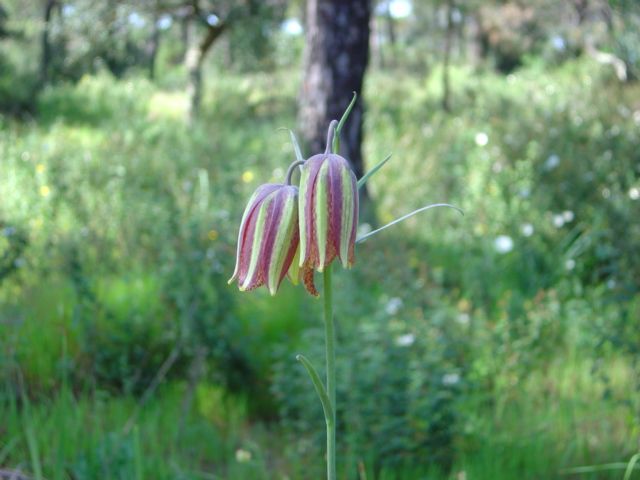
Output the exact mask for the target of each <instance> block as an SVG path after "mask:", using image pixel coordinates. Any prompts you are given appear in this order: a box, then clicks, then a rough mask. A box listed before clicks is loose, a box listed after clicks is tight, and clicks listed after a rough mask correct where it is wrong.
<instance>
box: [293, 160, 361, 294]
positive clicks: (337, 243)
mask: <svg viewBox="0 0 640 480" xmlns="http://www.w3.org/2000/svg"><path fill="white" fill-rule="evenodd" d="M299 212H300V267H301V268H302V269H303V272H302V276H303V278H304V279H306V280H308V281H305V285H306V286H307V289H308V290H310V287H311V288H313V275H312V274H309V269H310V270H311V271H313V270H314V269H316V270H318V271H320V272H321V271H323V270H324V269H325V268H326V267H327V266H328V265H329V264H330V263H331V262H332V261H333V259H334V258H335V257H338V258H339V259H340V261H341V263H342V265H343V266H344V267H345V268H348V267H351V265H353V262H354V245H355V238H356V228H357V223H358V190H357V185H356V177H355V175H354V173H353V170H352V169H351V167H350V166H349V163H348V162H347V160H345V159H344V158H343V157H341V156H339V155H335V154H327V153H325V154H320V155H315V156H313V157H311V158H309V159H308V160H307V161H306V162H305V164H304V165H303V167H302V177H301V179H300V195H299ZM310 291H311V290H310ZM313 291H315V288H313Z"/></svg>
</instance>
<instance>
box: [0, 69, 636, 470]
mask: <svg viewBox="0 0 640 480" xmlns="http://www.w3.org/2000/svg"><path fill="white" fill-rule="evenodd" d="M440 73H441V72H438V71H435V72H434V74H433V76H429V77H428V78H426V79H425V78H423V77H422V76H403V77H390V76H388V75H380V74H377V73H376V72H373V74H372V76H371V77H370V79H369V83H368V87H367V88H368V89H369V90H368V91H367V92H365V98H368V113H367V120H366V124H365V127H366V129H367V136H366V138H367V140H366V144H365V153H366V158H367V159H368V161H369V162H370V165H375V164H376V163H377V162H378V161H380V160H382V158H384V157H385V156H386V155H387V154H388V153H390V152H392V153H393V157H392V159H391V160H390V161H389V162H388V164H386V165H385V166H384V167H383V169H381V170H380V172H379V173H377V174H376V175H375V176H374V177H372V178H371V181H370V182H368V185H369V186H370V194H371V195H372V197H373V198H374V199H375V201H376V207H377V212H378V217H379V220H380V223H384V222H386V221H388V220H391V219H392V218H393V217H396V216H398V215H401V214H403V213H406V212H408V211H410V210H412V209H413V208H417V207H420V206H422V205H424V204H426V203H432V202H439V201H447V202H449V203H452V204H455V205H457V206H460V207H461V208H463V210H464V211H465V216H464V217H460V216H458V215H452V212H451V211H447V210H433V211H430V212H428V213H425V214H423V215H422V216H419V217H414V218H412V219H410V220H407V221H406V222H404V223H402V224H400V225H399V226H397V227H396V228H395V229H394V230H388V231H385V232H382V233H380V235H378V236H376V237H375V239H372V240H371V241H367V242H365V243H364V244H362V245H359V246H358V251H357V263H356V268H354V270H353V271H352V272H344V273H342V274H340V275H339V276H338V277H337V278H336V287H337V289H336V300H337V305H336V312H338V313H339V316H338V318H337V333H338V359H339V364H338V375H339V378H340V380H339V382H338V387H339V389H340V390H339V392H338V398H339V399H340V402H339V404H338V418H339V419H340V424H339V425H338V428H339V429H340V431H341V432H342V435H340V436H339V437H341V438H343V439H344V443H343V445H342V446H341V448H342V449H343V451H344V452H345V455H344V456H343V459H344V463H343V464H342V465H341V467H340V468H341V472H342V476H341V478H343V477H344V478H364V477H363V475H366V478H400V479H401V478H406V479H413V478H425V477H426V478H434V479H439V478H443V479H444V478H461V477H462V476H463V472H464V476H466V478H470V479H481V478H514V477H524V478H532V479H533V478H550V477H551V478H553V477H555V476H557V475H558V472H559V471H560V470H562V469H567V468H571V467H576V466H589V465H596V464H600V463H602V464H606V463H611V462H621V461H623V460H626V459H628V458H629V457H631V455H632V454H633V453H634V451H635V449H636V446H635V444H634V440H633V439H634V438H635V437H636V436H637V429H638V422H637V411H638V407H639V400H638V398H640V395H638V393H637V388H638V378H639V377H638V375H637V371H638V370H637V369H638V365H637V361H636V360H635V359H636V358H637V353H638V348H639V345H640V339H639V338H638V332H637V325H636V323H637V322H635V319H637V318H638V314H639V300H638V285H637V278H639V277H640V259H639V258H638V256H637V252H638V251H640V244H639V239H640V235H638V233H639V232H637V221H635V219H636V218H637V217H638V213H640V212H639V211H638V209H639V208H640V207H639V206H640V203H638V202H640V200H639V199H638V196H639V195H640V193H639V189H640V184H639V183H638V181H639V180H638V179H639V177H640V172H639V171H638V169H637V165H638V163H639V160H640V159H639V157H638V151H640V149H639V148H638V139H637V135H636V132H637V124H638V115H637V112H636V110H637V105H636V104H635V103H634V102H635V98H637V95H638V86H637V85H634V84H630V85H624V86H616V88H612V83H611V82H612V76H611V75H610V72H608V71H607V70H606V69H602V67H599V66H597V65H596V64H593V63H590V62H588V61H579V62H571V63H568V64H566V65H563V66H561V67H560V68H557V69H555V70H553V71H547V70H544V69H542V68H541V66H540V65H539V64H535V65H534V64H531V65H529V66H527V67H525V68H523V69H521V70H519V71H518V72H517V73H516V74H513V75H511V76H508V77H502V76H497V75H494V74H492V73H487V72H473V71H471V70H470V69H465V68H457V67H456V68H453V69H452V72H451V80H452V92H453V97H452V99H453V102H452V104H453V107H454V108H453V112H452V113H451V114H450V115H445V114H444V113H442V112H440V110H439V103H438V102H439V98H440V94H441V91H440V81H439V79H440ZM398 78H400V79H401V80H402V82H400V81H398ZM296 88H297V87H296V81H295V78H292V77H291V75H290V73H289V72H275V73H273V74H270V75H264V74H259V75H255V76H253V75H243V76H242V77H239V76H235V75H233V74H225V75H221V76H217V77H216V78H215V79H214V80H213V82H212V83H211V84H210V86H209V88H208V90H207V97H206V98H205V104H204V105H203V110H202V111H203V118H202V119H201V121H198V122H195V123H193V124H189V123H188V122H187V121H186V120H185V119H186V111H187V102H186V96H185V95H184V94H182V93H180V92H177V91H173V90H168V89H161V88H159V87H157V86H154V85H153V84H152V83H150V82H147V81H144V80H141V79H139V78H135V77H132V78H130V79H125V80H116V79H115V78H114V77H113V76H111V75H107V74H100V75H97V76H89V75H87V76H85V77H83V78H82V79H81V80H80V81H79V82H78V83H77V84H75V85H71V84H60V85H56V86H53V87H50V88H48V89H45V90H44V91H43V93H42V95H41V96H40V97H39V99H38V101H37V110H36V112H37V117H36V119H35V121H34V120H31V121H22V122H20V121H16V120H7V119H3V120H0V122H2V123H1V125H2V128H1V129H0V158H1V160H0V162H1V170H2V176H0V195H1V197H2V202H1V203H0V285H1V289H0V385H2V387H0V418H2V419H3V422H0V465H1V466H2V467H3V468H7V467H9V468H14V467H21V468H22V469H23V470H26V471H32V472H35V470H36V469H35V465H36V463H37V462H36V463H34V462H33V458H32V457H34V456H35V457H36V458H37V459H39V464H40V465H41V468H42V472H43V476H44V477H45V478H51V479H63V478H68V477H69V476H70V475H72V476H73V477H74V478H78V479H81V478H176V477H178V478H209V477H212V478H213V477H214V476H218V477H222V478H247V479H252V478H256V479H262V478H282V476H284V475H288V476H289V478H302V479H304V478H318V476H319V475H320V474H319V473H318V472H321V471H322V470H321V469H322V465H323V461H322V458H321V457H320V455H319V453H318V452H321V451H322V449H323V447H322V442H323V438H322V436H321V435H320V434H319V433H317V432H321V431H322V426H323V423H322V422H323V420H322V411H321V407H320V405H319V404H318V403H317V401H316V399H315V398H314V396H313V395H314V394H313V391H312V390H311V389H310V386H309V383H308V379H307V378H306V376H305V372H304V370H303V368H302V366H301V365H299V364H297V363H296V362H295V355H296V354H297V353H305V355H307V356H308V358H309V359H310V360H311V361H312V362H314V364H315V366H316V368H318V370H321V368H320V367H322V365H320V364H319V362H318V360H317V359H319V358H322V356H321V355H320V352H319V351H317V350H314V348H317V345H318V344H321V342H318V341H316V340H318V338H316V337H318V336H319V335H320V318H321V317H320V307H321V305H320V303H319V302H313V301H311V300H310V299H309V298H307V297H305V296H304V294H303V293H302V292H301V291H300V288H298V289H294V288H293V287H291V286H290V285H288V284H286V282H285V284H283V288H282V290H281V293H279V294H278V296H277V297H276V298H275V299H272V298H270V297H269V296H268V295H267V294H265V293H264V292H262V293H260V292H256V293H255V294H252V295H246V294H245V295H240V294H237V293H235V292H234V291H233V289H230V288H229V287H228V286H227V285H226V280H227V278H228V276H229V275H230V272H231V271H232V266H233V265H232V263H233V256H234V253H235V240H236V238H235V237H236V235H237V231H236V228H237V225H236V222H237V219H238V218H239V217H240V215H241V213H242V208H243V207H244V200H245V199H246V197H247V196H248V195H249V194H250V193H251V192H252V191H253V190H254V189H255V186H256V184H257V183H258V182H263V181H281V180H282V177H283V175H284V173H285V170H286V165H287V164H288V163H289V162H290V161H291V160H293V159H294V153H293V150H292V148H291V145H290V143H289V138H288V135H287V133H286V132H279V131H278V130H277V128H278V127H282V126H292V125H294V114H295V93H296ZM409 192H410V193H409ZM314 345H316V347H314ZM175 351H178V352H179V353H178V355H177V359H176V360H175V362H174V363H173V364H172V366H171V368H170V369H169V371H168V372H167V374H166V375H165V376H164V377H163V380H164V381H161V382H160V383H159V386H158V387H157V389H156V390H153V391H151V392H150V393H149V396H148V397H145V394H144V392H147V391H148V389H149V387H150V386H152V385H153V384H154V381H155V379H156V377H157V375H158V372H159V371H160V370H161V367H162V365H163V364H164V362H166V361H167V359H170V358H171V357H172V355H173V352H175ZM194 378H195V379H196V383H198V386H197V387H194V388H191V387H190V383H189V382H192V381H194V380H193V379H194ZM25 399H26V401H27V403H28V402H30V403H29V407H28V408H27V409H25V408H24V405H25ZM143 399H144V402H146V403H145V404H144V405H142V406H140V402H141V401H143ZM136 410H138V411H139V416H138V417H137V420H135V421H134V422H133V424H134V426H133V428H131V429H127V428H125V425H127V423H128V420H129V419H130V418H131V416H132V415H133V413H134V412H135V411H136ZM5 419H6V420H5ZM276 420H277V421H278V423H275V422H274V421H276ZM263 422H267V425H268V426H267V427H264V423H263ZM272 422H273V423H272ZM34 446H35V449H34ZM30 447H31V450H32V451H33V452H36V453H34V454H29V451H30V450H29V449H30ZM69 472H71V473H69ZM621 473H622V472H621V471H619V470H618V471H616V470H601V471H600V473H598V475H599V477H597V478H620V476H621ZM207 475H208V477H207Z"/></svg>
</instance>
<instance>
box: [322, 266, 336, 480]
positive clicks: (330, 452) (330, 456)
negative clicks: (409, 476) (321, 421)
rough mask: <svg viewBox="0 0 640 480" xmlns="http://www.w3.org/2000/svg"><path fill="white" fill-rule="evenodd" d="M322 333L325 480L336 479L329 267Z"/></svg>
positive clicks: (334, 354)
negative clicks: (326, 403) (325, 396)
mask: <svg viewBox="0 0 640 480" xmlns="http://www.w3.org/2000/svg"><path fill="white" fill-rule="evenodd" d="M323 275H324V290H323V294H324V333H325V350H326V356H327V359H326V360H327V390H328V395H329V402H330V405H331V407H332V408H331V410H330V412H329V414H330V415H331V417H329V416H328V415H327V414H326V412H325V421H326V423H327V480H335V479H336V335H335V329H334V324H333V290H332V279H331V265H329V266H328V267H327V268H326V269H325V270H324V273H323Z"/></svg>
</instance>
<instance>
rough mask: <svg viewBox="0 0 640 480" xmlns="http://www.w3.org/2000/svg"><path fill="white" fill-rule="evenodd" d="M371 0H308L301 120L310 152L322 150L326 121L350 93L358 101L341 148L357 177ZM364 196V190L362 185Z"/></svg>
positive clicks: (360, 166)
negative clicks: (355, 96) (355, 95)
mask: <svg viewBox="0 0 640 480" xmlns="http://www.w3.org/2000/svg"><path fill="white" fill-rule="evenodd" d="M370 18H371V1H370V0H349V1H344V0H308V2H307V30H306V40H307V49H306V51H305V74H304V81H303V84H302V91H301V96H300V106H299V107H300V110H299V115H300V121H301V123H302V132H303V137H304V140H305V143H306V144H307V146H308V147H309V149H310V151H311V152H312V153H318V152H323V151H324V148H325V145H324V143H325V139H326V134H327V128H328V127H329V123H330V122H331V120H333V119H339V118H340V117H341V116H342V114H343V113H344V111H345V109H346V108H347V106H348V105H349V102H350V101H351V99H352V97H353V92H356V93H357V94H358V101H357V102H356V104H355V107H354V108H353V110H352V112H351V115H350V117H349V120H348V121H347V123H346V124H345V126H344V130H343V131H342V138H341V142H340V153H341V154H342V155H343V156H344V157H345V158H347V159H348V160H349V161H350V162H351V164H352V166H353V169H354V171H355V173H356V175H357V176H358V177H361V176H362V174H363V172H364V166H363V161H362V150H361V144H362V119H363V113H364V107H363V97H362V84H363V80H364V74H365V70H366V68H367V64H368V62H369V33H370V27H369V21H370ZM362 195H363V199H366V190H363V191H362Z"/></svg>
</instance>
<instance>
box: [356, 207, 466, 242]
mask: <svg viewBox="0 0 640 480" xmlns="http://www.w3.org/2000/svg"><path fill="white" fill-rule="evenodd" d="M436 207H448V208H453V209H454V210H457V211H458V212H460V213H461V214H462V215H464V212H463V211H462V210H460V209H459V208H458V207H454V206H453V205H449V204H448V203H434V204H433V205H427V206H425V207H422V208H419V209H417V210H414V211H413V212H411V213H407V214H406V215H403V216H402V217H400V218H396V219H395V220H394V221H393V222H390V223H387V224H386V225H385V226H384V227H380V228H378V229H377V230H374V231H373V232H369V233H367V234H365V235H363V236H361V237H360V238H358V239H356V243H362V242H364V241H365V240H367V239H368V238H370V237H373V236H374V235H375V234H376V233H380V232H381V231H383V230H386V229H387V228H389V227H392V226H394V225H395V224H396V223H400V222H402V221H403V220H406V219H407V218H410V217H413V216H414V215H416V214H418V213H420V212H424V211H425V210H430V209H432V208H436Z"/></svg>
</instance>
